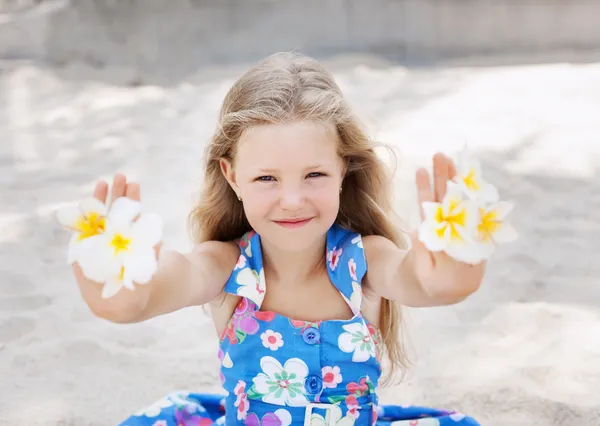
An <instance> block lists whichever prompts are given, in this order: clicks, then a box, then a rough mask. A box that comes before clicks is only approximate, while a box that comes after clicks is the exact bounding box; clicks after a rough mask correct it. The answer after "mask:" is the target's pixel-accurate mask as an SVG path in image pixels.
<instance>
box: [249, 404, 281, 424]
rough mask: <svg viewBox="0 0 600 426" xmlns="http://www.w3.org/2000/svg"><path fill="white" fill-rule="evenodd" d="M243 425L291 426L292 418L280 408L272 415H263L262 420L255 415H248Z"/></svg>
mask: <svg viewBox="0 0 600 426" xmlns="http://www.w3.org/2000/svg"><path fill="white" fill-rule="evenodd" d="M244 424H245V425H246V426H289V425H291V424H292V416H291V415H290V413H289V412H288V411H287V410H285V409H283V408H280V409H279V410H275V412H274V413H267V414H265V415H264V416H263V417H262V419H259V418H258V416H257V415H256V414H254V413H250V414H249V415H248V417H246V422H245V423H244Z"/></svg>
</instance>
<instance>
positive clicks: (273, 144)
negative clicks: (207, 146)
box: [236, 122, 338, 165]
mask: <svg viewBox="0 0 600 426" xmlns="http://www.w3.org/2000/svg"><path fill="white" fill-rule="evenodd" d="M337 144H338V140H337V137H336V133H335V128H334V127H333V125H328V124H325V123H314V122H296V123H286V124H266V125H260V126H255V127H253V128H251V129H248V130H247V131H246V132H244V134H243V135H242V137H241V138H240V141H239V145H238V149H237V155H236V157H237V158H236V162H237V163H245V162H251V163H254V164H255V163H257V162H259V163H269V162H275V163H288V162H290V163H296V164H297V163H303V162H314V161H316V160H317V159H318V160H321V162H323V161H335V160H336V158H337V157H338V154H337V151H338V146H337ZM275 165H277V164H275Z"/></svg>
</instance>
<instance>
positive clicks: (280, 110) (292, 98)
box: [189, 52, 408, 381]
mask: <svg viewBox="0 0 600 426" xmlns="http://www.w3.org/2000/svg"><path fill="white" fill-rule="evenodd" d="M309 120H310V121H314V122H319V123H327V122H328V123H331V124H333V125H334V126H335V128H336V130H337V136H338V140H339V155H340V157H341V158H342V159H343V160H344V162H345V165H346V169H347V173H346V176H345V177H344V181H343V191H342V194H341V198H340V209H339V212H338V215H337V218H336V223H338V224H339V225H341V226H343V227H345V228H347V229H349V230H352V231H354V232H357V233H360V234H361V235H363V236H366V235H381V236H383V237H386V238H388V239H390V240H391V241H393V242H394V243H395V244H396V245H397V246H398V247H401V248H405V247H406V242H405V240H404V238H403V235H402V233H401V232H400V231H399V228H398V226H397V224H396V223H395V221H394V218H395V216H394V214H393V207H392V194H391V190H392V186H393V184H392V177H391V174H390V173H389V170H388V167H387V166H386V164H385V163H384V162H383V161H382V160H381V158H379V156H378V155H377V154H376V152H375V148H376V146H377V144H376V143H375V142H374V141H373V140H371V139H370V138H369V137H368V136H367V134H366V132H365V131H364V130H363V129H362V127H361V125H360V123H359V121H358V119H357V117H356V116H355V114H354V113H353V111H352V110H351V108H350V106H349V104H348V102H347V100H346V99H345V98H344V96H343V95H342V92H341V90H340V88H339V87H338V85H337V84H336V82H335V81H334V78H333V76H332V75H331V73H330V72H328V71H327V70H326V69H325V68H324V67H323V66H322V65H321V64H319V62H317V61H315V60H314V59H311V58H309V57H306V56H304V55H301V54H297V53H288V52H285V53H278V54H275V55H272V56H270V57H268V58H266V59H265V60H264V61H262V62H261V63H259V64H257V65H256V66H254V67H252V68H251V69H249V70H248V71H247V72H246V73H245V74H244V75H243V76H242V77H241V78H239V79H238V80H237V81H236V82H235V83H234V84H233V86H232V87H231V89H230V90H229V92H228V93H227V95H226V96H225V99H224V101H223V105H222V107H221V111H220V114H219V122H218V126H217V129H216V131H215V133H214V135H213V136H212V139H211V141H210V144H209V145H208V146H207V148H206V153H205V161H206V164H205V174H204V179H205V185H204V189H203V192H202V195H201V197H200V200H199V202H198V204H197V205H196V206H195V207H194V209H193V210H192V211H191V213H190V216H189V229H190V232H191V235H192V238H193V239H194V241H195V242H198V243H199V242H203V241H209V240H218V241H231V240H234V239H237V238H240V237H241V236H242V235H243V234H244V233H245V232H247V231H249V230H250V224H249V223H248V220H247V219H246V216H245V214H244V210H243V207H242V203H240V202H239V201H238V199H237V196H236V194H235V192H234V191H233V189H232V188H231V187H230V186H229V184H228V182H227V181H226V179H225V177H224V176H223V173H222V171H221V168H220V160H221V159H227V160H229V161H232V162H233V160H234V158H235V155H236V148H237V143H238V141H239V139H240V137H241V135H242V134H243V132H244V131H245V130H247V129H249V128H251V127H252V126H255V125H262V124H275V123H289V122H295V121H309ZM379 331H380V333H381V339H382V341H383V343H384V345H383V346H384V347H383V353H382V354H381V355H385V358H387V361H388V362H389V363H390V367H391V368H390V371H389V373H390V374H389V376H388V379H389V378H390V377H392V376H393V375H394V373H395V372H396V371H398V369H401V370H402V371H403V372H404V370H405V367H407V364H408V361H407V357H406V353H405V351H404V347H403V344H402V341H403V339H402V336H401V331H402V330H401V312H400V308H399V306H398V304H397V303H395V302H393V301H391V300H387V299H383V300H382V303H381V310H380V318H379ZM386 381H388V380H386Z"/></svg>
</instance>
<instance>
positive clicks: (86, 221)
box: [56, 198, 108, 264]
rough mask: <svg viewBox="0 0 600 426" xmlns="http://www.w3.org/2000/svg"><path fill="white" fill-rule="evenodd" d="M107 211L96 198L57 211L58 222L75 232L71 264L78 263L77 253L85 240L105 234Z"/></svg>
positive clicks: (70, 244)
mask: <svg viewBox="0 0 600 426" xmlns="http://www.w3.org/2000/svg"><path fill="white" fill-rule="evenodd" d="M107 210H108V209H107V208H106V206H105V205H104V204H103V203H102V202H100V201H98V200H97V199H96V198H87V199H85V200H83V201H81V202H80V203H79V204H78V205H69V206H66V207H63V208H61V209H59V210H57V211H56V219H57V220H58V222H59V223H60V224H61V225H62V226H63V227H65V228H67V229H69V230H70V231H72V232H73V236H72V237H71V241H70V242H69V249H68V254H67V258H68V262H69V263H70V264H72V263H74V262H76V261H77V251H78V249H79V245H80V243H81V242H82V241H83V240H85V239H86V238H89V237H93V236H94V235H98V234H101V233H102V232H104V226H105V221H106V213H107Z"/></svg>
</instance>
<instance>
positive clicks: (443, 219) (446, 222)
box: [435, 200, 467, 240]
mask: <svg viewBox="0 0 600 426" xmlns="http://www.w3.org/2000/svg"><path fill="white" fill-rule="evenodd" d="M459 205H460V200H450V206H449V209H448V210H449V211H448V214H447V215H445V214H444V210H443V208H442V206H439V207H438V209H437V211H436V212H435V220H436V222H438V223H440V224H443V226H441V227H440V228H439V229H436V231H435V232H436V234H437V236H438V237H439V238H444V235H445V234H446V230H447V229H448V227H450V238H451V239H453V240H462V239H463V238H462V237H461V236H460V234H459V233H458V230H457V226H458V225H460V226H462V227H464V226H465V225H466V223H467V213H466V212H465V210H464V209H462V210H459V211H458V212H457V211H456V210H457V207H458V206H459Z"/></svg>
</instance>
